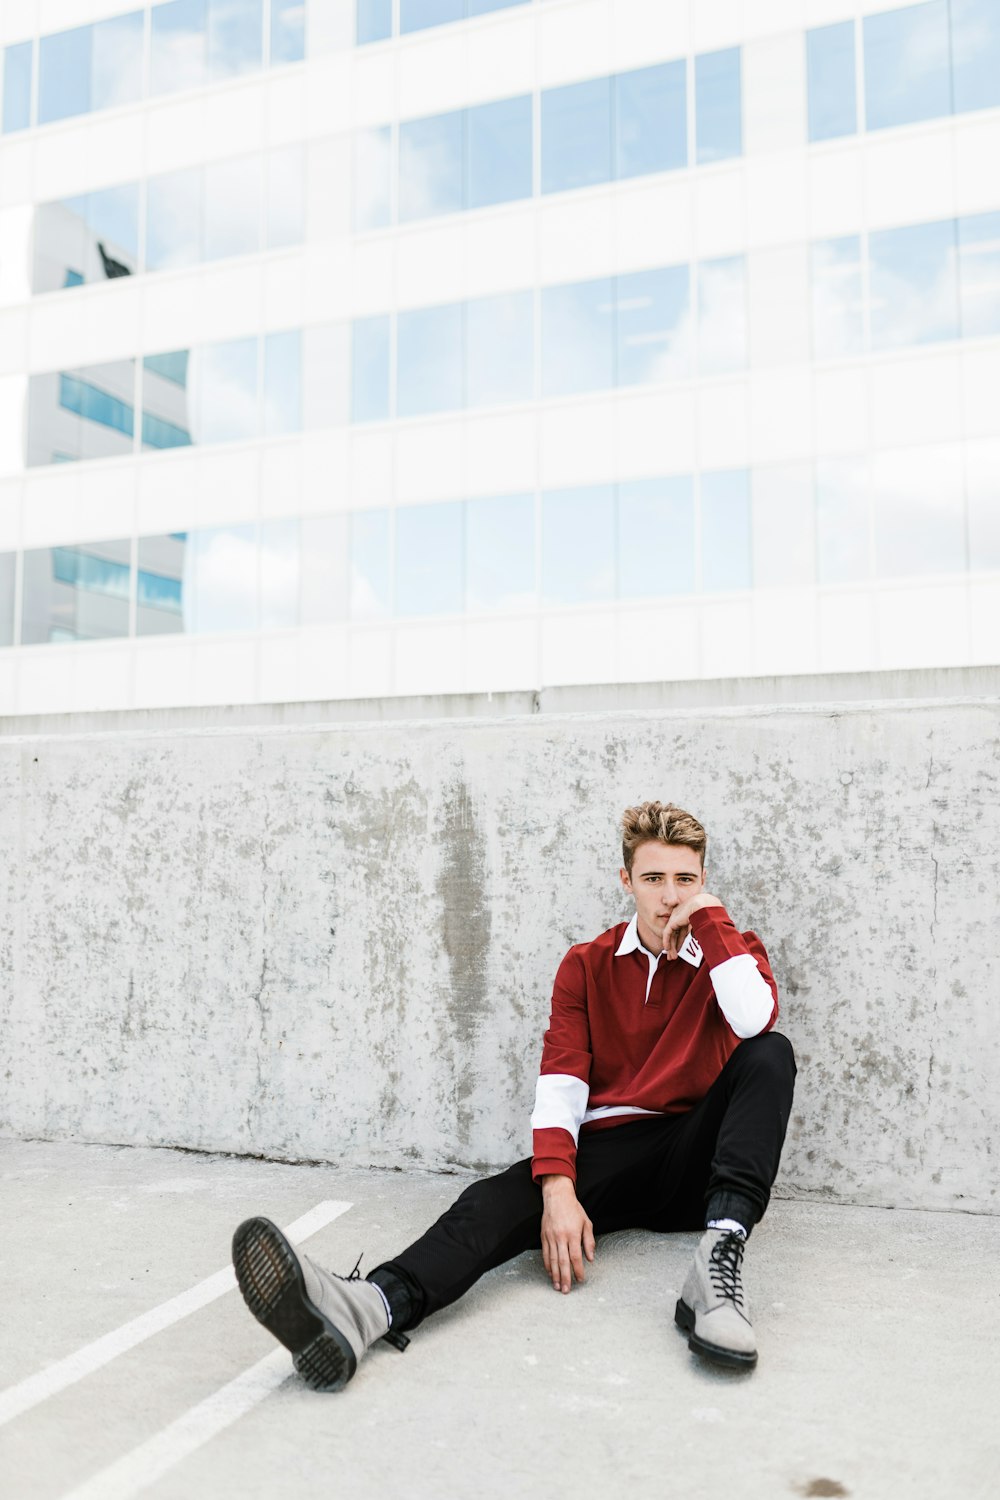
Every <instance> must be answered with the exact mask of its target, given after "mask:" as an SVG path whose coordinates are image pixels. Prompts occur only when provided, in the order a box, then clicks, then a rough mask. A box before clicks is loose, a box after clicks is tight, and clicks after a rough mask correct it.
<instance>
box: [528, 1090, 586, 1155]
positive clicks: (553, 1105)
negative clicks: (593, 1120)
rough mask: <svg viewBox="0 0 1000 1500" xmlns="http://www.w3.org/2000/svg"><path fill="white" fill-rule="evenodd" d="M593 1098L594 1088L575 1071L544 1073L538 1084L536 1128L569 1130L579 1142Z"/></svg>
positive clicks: (533, 1120) (535, 1111)
mask: <svg viewBox="0 0 1000 1500" xmlns="http://www.w3.org/2000/svg"><path fill="white" fill-rule="evenodd" d="M589 1098H590V1088H589V1086H588V1085H587V1084H586V1083H584V1081H583V1079H582V1078H574V1077H573V1075H572V1073H543V1074H542V1075H541V1076H540V1077H539V1080H538V1082H537V1084H536V1085H535V1108H534V1112H533V1114H532V1116H531V1128H532V1130H551V1129H553V1128H555V1127H558V1128H560V1129H562V1130H568V1131H569V1133H570V1135H571V1136H572V1137H573V1143H574V1145H575V1144H576V1141H577V1138H578V1136H579V1134H580V1125H581V1122H582V1120H583V1117H584V1115H585V1114H586V1112H587V1100H588V1099H589Z"/></svg>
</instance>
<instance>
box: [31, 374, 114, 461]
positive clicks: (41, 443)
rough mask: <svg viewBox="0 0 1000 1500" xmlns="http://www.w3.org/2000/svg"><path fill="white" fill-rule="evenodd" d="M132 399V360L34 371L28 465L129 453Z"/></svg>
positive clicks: (109, 456)
mask: <svg viewBox="0 0 1000 1500" xmlns="http://www.w3.org/2000/svg"><path fill="white" fill-rule="evenodd" d="M134 403H135V360H134V359H122V360H115V361H113V362H111V363H110V364H101V365H85V366H81V367H79V368H77V369H75V370H62V371H58V372H56V373H54V374H46V375H33V376H32V377H31V379H30V381H29V387H28V453H27V462H28V464H29V465H35V464H50V463H59V462H66V461H68V460H73V459H87V458H114V457H117V456H119V455H122V454H127V453H131V452H132V448H133V433H134V430H135V405H134Z"/></svg>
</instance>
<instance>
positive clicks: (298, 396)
mask: <svg viewBox="0 0 1000 1500" xmlns="http://www.w3.org/2000/svg"><path fill="white" fill-rule="evenodd" d="M301 430H302V334H301V332H300V330H299V329H298V328H293V329H291V330H290V331H289V332H287V333H268V334H266V335H265V337H264V434H265V436H267V437H270V436H272V435H273V434H274V433H279V432H301Z"/></svg>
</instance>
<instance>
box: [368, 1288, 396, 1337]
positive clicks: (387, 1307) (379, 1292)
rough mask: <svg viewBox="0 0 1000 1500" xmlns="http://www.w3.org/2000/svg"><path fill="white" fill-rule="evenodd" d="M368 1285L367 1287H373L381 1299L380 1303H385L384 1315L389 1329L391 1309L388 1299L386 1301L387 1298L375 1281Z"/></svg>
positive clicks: (390, 1325)
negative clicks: (387, 1320)
mask: <svg viewBox="0 0 1000 1500" xmlns="http://www.w3.org/2000/svg"><path fill="white" fill-rule="evenodd" d="M368 1285H369V1286H373V1287H374V1288H375V1290H376V1291H377V1292H378V1294H379V1296H380V1297H381V1298H382V1301H383V1302H384V1303H385V1315H386V1317H387V1318H388V1319H389V1327H390V1328H391V1327H392V1308H391V1307H390V1306H389V1299H388V1297H387V1296H386V1295H385V1292H383V1290H382V1288H381V1287H380V1286H379V1284H378V1282H377V1281H369V1283H368Z"/></svg>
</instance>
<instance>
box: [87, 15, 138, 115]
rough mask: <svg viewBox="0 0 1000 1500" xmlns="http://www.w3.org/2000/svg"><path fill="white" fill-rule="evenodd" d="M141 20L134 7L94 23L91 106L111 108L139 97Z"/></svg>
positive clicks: (129, 102)
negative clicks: (128, 13)
mask: <svg viewBox="0 0 1000 1500" xmlns="http://www.w3.org/2000/svg"><path fill="white" fill-rule="evenodd" d="M144 21H145V17H144V16H143V13H142V11H141V10H136V11H132V12H131V14H130V15H127V16H115V17H113V19H112V20H110V21H98V22H97V23H96V24H95V25H94V26H93V28H92V30H93V34H94V39H93V45H92V56H91V89H90V104H89V108H90V109H110V108H112V106H113V105H116V104H131V103H132V102H133V100H135V99H138V98H140V96H141V94H142V34H143V25H144Z"/></svg>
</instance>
